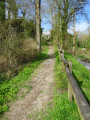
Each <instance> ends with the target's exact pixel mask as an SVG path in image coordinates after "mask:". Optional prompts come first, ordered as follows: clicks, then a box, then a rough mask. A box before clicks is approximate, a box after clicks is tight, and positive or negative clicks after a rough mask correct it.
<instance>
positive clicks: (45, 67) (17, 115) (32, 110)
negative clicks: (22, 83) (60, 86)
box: [5, 46, 55, 120]
mask: <svg viewBox="0 0 90 120" xmlns="http://www.w3.org/2000/svg"><path fill="white" fill-rule="evenodd" d="M49 55H50V58H49V59H47V60H45V61H44V62H43V63H42V64H41V67H40V68H37V71H38V72H37V75H36V77H34V78H32V80H31V85H32V90H31V91H30V93H28V94H27V95H26V96H25V98H23V99H19V100H18V101H16V102H15V103H13V104H12V105H11V107H10V111H9V112H8V113H6V115H5V118H7V119H6V120H37V119H35V118H34V115H35V114H36V112H39V111H40V110H41V109H43V110H45V108H46V106H47V104H48V102H50V101H51V98H52V95H53V81H54V78H53V69H54V62H55V59H54V49H53V47H52V46H50V49H49ZM28 116H31V118H29V117H28Z"/></svg>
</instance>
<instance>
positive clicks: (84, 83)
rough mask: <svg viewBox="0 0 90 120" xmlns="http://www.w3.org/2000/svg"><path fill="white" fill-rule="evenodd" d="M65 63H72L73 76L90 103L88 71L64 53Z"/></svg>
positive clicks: (89, 75) (89, 73)
mask: <svg viewBox="0 0 90 120" xmlns="http://www.w3.org/2000/svg"><path fill="white" fill-rule="evenodd" d="M65 58H66V60H67V61H69V60H70V61H72V68H73V74H74V76H75V79H76V80H77V83H78V84H79V86H80V88H81V89H82V92H83V93H84V95H85V97H86V99H87V101H90V90H89V89H90V71H89V70H88V69H86V68H85V67H84V66H83V65H82V64H81V63H79V62H78V61H77V60H76V59H75V58H74V57H73V56H72V55H71V54H69V53H67V52H66V53H65Z"/></svg>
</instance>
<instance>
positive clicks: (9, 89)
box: [0, 47, 48, 117]
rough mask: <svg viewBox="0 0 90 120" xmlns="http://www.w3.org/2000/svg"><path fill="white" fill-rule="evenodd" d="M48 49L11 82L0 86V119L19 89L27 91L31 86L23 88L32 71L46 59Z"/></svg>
mask: <svg viewBox="0 0 90 120" xmlns="http://www.w3.org/2000/svg"><path fill="white" fill-rule="evenodd" d="M47 53H48V47H45V50H44V51H43V52H42V53H39V54H38V55H37V57H36V59H35V61H34V62H32V63H30V65H29V66H28V67H25V68H24V69H23V70H22V71H20V72H19V73H18V75H17V76H16V77H14V78H12V79H11V80H5V81H4V82H3V83H2V84H0V117H2V115H3V114H4V113H5V112H7V111H8V109H9V107H8V105H9V102H10V101H11V100H13V99H16V97H17V93H18V92H19V91H20V89H21V88H23V87H27V88H28V89H29V90H30V89H31V86H25V85H24V86H23V84H24V83H25V81H26V80H28V78H29V77H30V75H31V74H32V73H33V71H34V69H35V68H37V66H38V65H39V64H40V63H41V62H42V61H43V60H45V59H47V58H48V54H47Z"/></svg>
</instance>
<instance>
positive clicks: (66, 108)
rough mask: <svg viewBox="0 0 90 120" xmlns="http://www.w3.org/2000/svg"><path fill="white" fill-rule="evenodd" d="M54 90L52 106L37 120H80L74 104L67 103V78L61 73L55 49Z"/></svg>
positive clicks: (40, 114)
mask: <svg viewBox="0 0 90 120" xmlns="http://www.w3.org/2000/svg"><path fill="white" fill-rule="evenodd" d="M55 60H56V62H55V69H54V78H55V89H54V96H53V101H52V104H51V105H50V106H49V107H48V108H47V109H46V111H45V112H44V111H42V112H41V113H39V114H38V116H39V117H40V118H38V116H37V120H80V116H79V113H78V110H77V107H76V104H75V102H74V101H73V102H72V104H71V103H70V102H69V101H68V94H67V77H66V74H65V73H64V72H62V67H61V66H62V65H61V62H60V58H59V54H58V51H57V49H56V48H55Z"/></svg>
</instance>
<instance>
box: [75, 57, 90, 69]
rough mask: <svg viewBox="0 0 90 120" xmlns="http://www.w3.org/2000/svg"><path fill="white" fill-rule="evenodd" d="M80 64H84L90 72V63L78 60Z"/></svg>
mask: <svg viewBox="0 0 90 120" xmlns="http://www.w3.org/2000/svg"><path fill="white" fill-rule="evenodd" d="M77 60H78V62H80V63H81V64H83V65H84V66H85V67H86V68H87V69H88V70H90V63H87V62H84V61H81V59H80V58H77Z"/></svg>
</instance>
